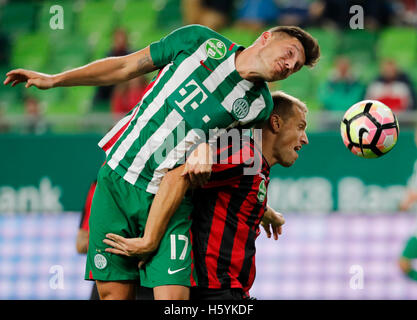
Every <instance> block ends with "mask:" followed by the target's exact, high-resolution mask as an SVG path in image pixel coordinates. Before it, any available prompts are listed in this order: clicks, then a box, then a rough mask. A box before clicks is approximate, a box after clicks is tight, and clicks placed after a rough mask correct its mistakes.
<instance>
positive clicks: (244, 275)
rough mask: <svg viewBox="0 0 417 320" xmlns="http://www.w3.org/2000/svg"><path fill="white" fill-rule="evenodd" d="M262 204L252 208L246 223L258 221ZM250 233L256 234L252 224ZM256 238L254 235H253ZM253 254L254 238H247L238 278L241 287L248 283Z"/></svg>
mask: <svg viewBox="0 0 417 320" xmlns="http://www.w3.org/2000/svg"><path fill="white" fill-rule="evenodd" d="M262 206H263V204H262V203H259V202H258V203H256V205H255V206H254V207H253V210H252V212H251V214H250V216H249V219H248V222H255V221H256V219H258V214H259V211H260V210H261V209H262ZM249 227H250V231H249V232H254V234H256V230H255V229H254V223H251V225H249ZM255 237H256V235H255ZM254 254H255V241H254V238H252V237H250V236H249V237H248V238H247V239H246V245H245V258H244V260H243V261H244V262H243V265H242V270H240V274H239V276H238V280H239V282H240V283H242V284H243V285H246V284H247V283H248V281H249V276H250V273H251V271H252V267H253V266H252V256H253V255H254Z"/></svg>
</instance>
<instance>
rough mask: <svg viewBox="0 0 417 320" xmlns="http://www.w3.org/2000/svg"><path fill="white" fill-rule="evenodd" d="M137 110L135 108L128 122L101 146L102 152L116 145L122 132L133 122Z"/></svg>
mask: <svg viewBox="0 0 417 320" xmlns="http://www.w3.org/2000/svg"><path fill="white" fill-rule="evenodd" d="M138 110H139V108H136V110H135V112H133V114H132V116H131V117H130V119H129V121H128V122H127V123H126V124H125V125H124V126H123V127H121V128H120V129H119V131H117V133H116V134H115V135H114V136H113V137H112V138H111V139H110V140H109V141H107V143H106V144H105V145H104V146H103V148H102V149H103V150H104V152H106V151H107V150H109V149H110V148H111V147H113V145H114V144H115V143H116V141H117V140H119V138H120V136H121V135H122V133H123V132H125V130H126V128H127V127H128V126H129V124H130V122H131V121H132V120H133V118H134V117H135V116H136V113H137V112H138Z"/></svg>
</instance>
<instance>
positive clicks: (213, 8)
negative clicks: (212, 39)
mask: <svg viewBox="0 0 417 320" xmlns="http://www.w3.org/2000/svg"><path fill="white" fill-rule="evenodd" d="M233 5H234V1H233V0H228V1H224V0H181V7H182V12H183V18H184V24H201V25H204V26H207V27H209V28H211V29H213V30H220V29H222V28H223V27H225V26H226V25H227V24H228V22H229V21H230V20H231V15H232V11H233Z"/></svg>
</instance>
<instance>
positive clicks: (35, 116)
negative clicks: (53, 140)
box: [23, 96, 49, 134]
mask: <svg viewBox="0 0 417 320" xmlns="http://www.w3.org/2000/svg"><path fill="white" fill-rule="evenodd" d="M24 112H25V113H24V119H23V120H24V122H23V133H29V134H43V133H46V132H47V131H48V130H49V124H48V123H47V121H46V120H45V118H44V116H43V113H42V111H41V107H40V104H39V101H38V100H37V99H36V98H34V97H31V96H28V97H26V98H25V101H24Z"/></svg>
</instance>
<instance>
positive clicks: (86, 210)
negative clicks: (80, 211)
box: [81, 182, 97, 230]
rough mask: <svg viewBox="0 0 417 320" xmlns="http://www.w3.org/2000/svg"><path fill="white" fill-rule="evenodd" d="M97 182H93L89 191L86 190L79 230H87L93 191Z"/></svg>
mask: <svg viewBox="0 0 417 320" xmlns="http://www.w3.org/2000/svg"><path fill="white" fill-rule="evenodd" d="M96 186H97V182H94V183H92V184H91V186H90V190H88V194H87V200H86V202H85V206H84V217H83V222H82V225H81V229H83V230H88V229H89V228H88V221H89V220H90V213H91V203H92V202H93V196H94V191H95V190H96Z"/></svg>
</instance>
